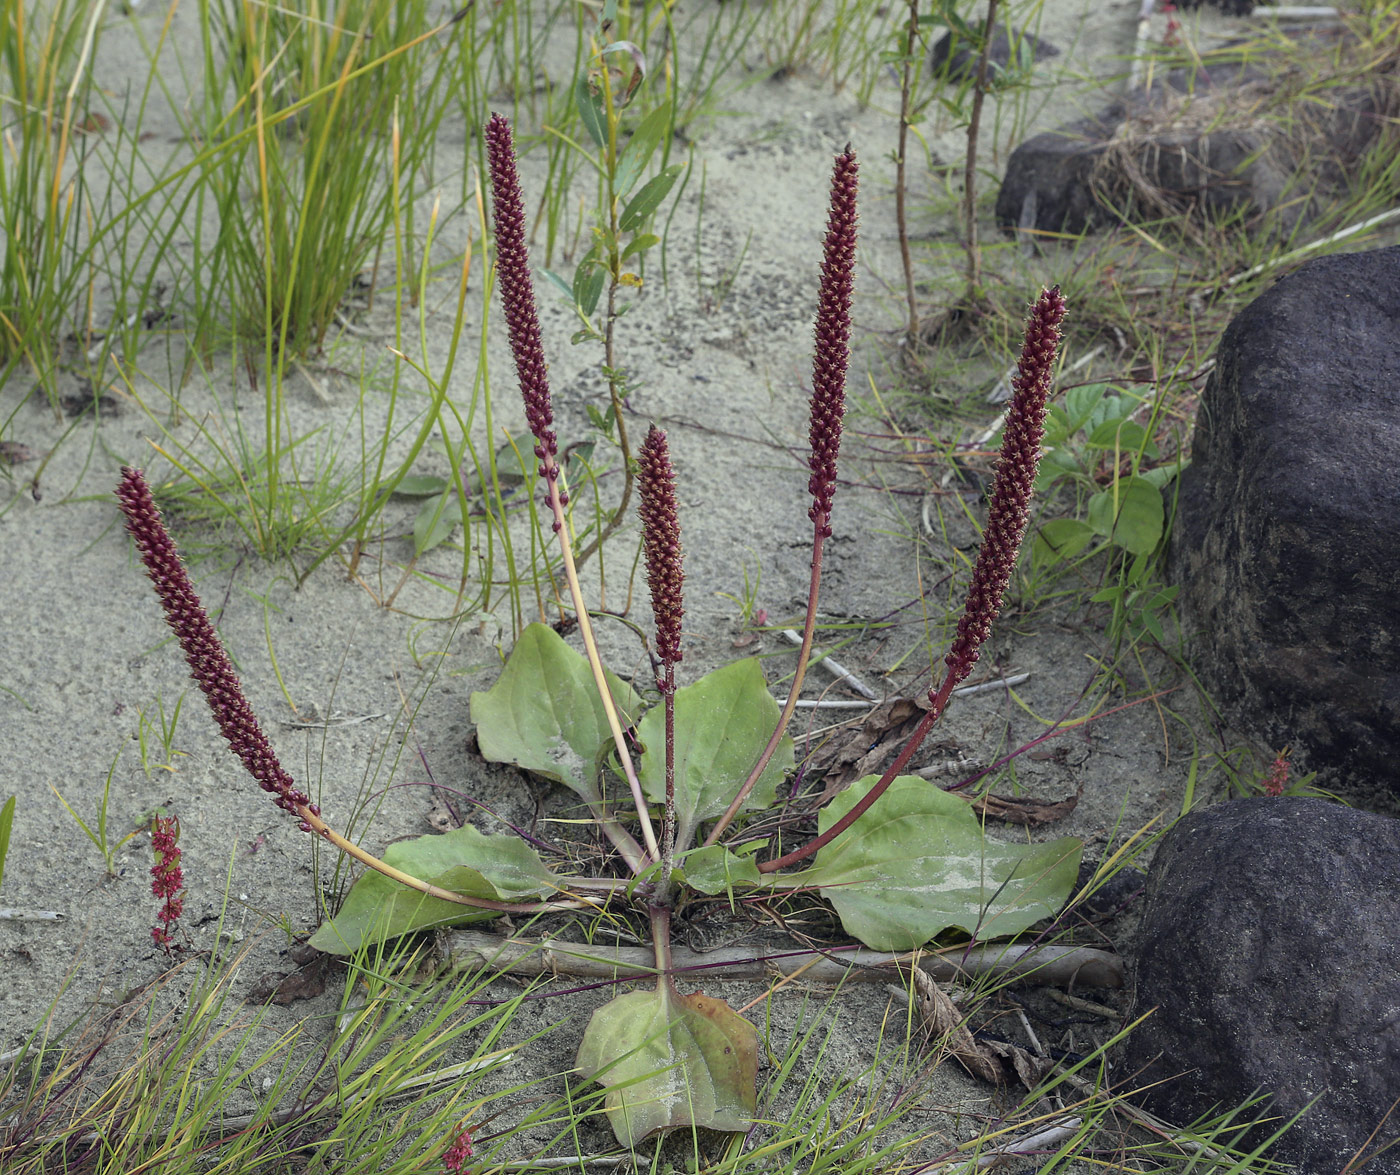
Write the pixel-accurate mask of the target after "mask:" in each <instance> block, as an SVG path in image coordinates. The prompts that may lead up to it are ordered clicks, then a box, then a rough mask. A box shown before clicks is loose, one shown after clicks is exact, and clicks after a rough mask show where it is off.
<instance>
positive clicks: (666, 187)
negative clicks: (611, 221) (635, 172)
mask: <svg viewBox="0 0 1400 1175" xmlns="http://www.w3.org/2000/svg"><path fill="white" fill-rule="evenodd" d="M684 170H685V165H684V164H682V163H675V164H672V165H671V166H670V167H668V168H667V169H666V170H665V171H663V172H661V173H660V174H659V175H654V176H652V177H651V179H649V180H647V182H646V183H645V184H643V185H642V190H641V191H640V192H638V193H637V194H636V195H635V196H633V197H632V199H631V200H630V201H629V202H628V204H627V207H626V208H624V209H623V210H622V217H621V219H620V220H619V221H618V228H620V229H621V230H622V231H623V232H625V233H630V232H635V231H636V230H637V229H639V228H641V226H642V223H643V222H644V221H645V220H646V218H647V217H648V216H650V215H651V214H652V213H653V212H655V211H656V210H657V209H658V208H660V207H661V202H662V201H663V200H665V199H666V197H667V196H668V195H669V194H670V192H671V189H672V188H673V187H674V186H675V183H676V180H677V179H678V178H679V177H680V174H681V172H682V171H684Z"/></svg>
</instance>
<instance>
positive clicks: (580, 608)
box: [541, 451, 661, 869]
mask: <svg viewBox="0 0 1400 1175" xmlns="http://www.w3.org/2000/svg"><path fill="white" fill-rule="evenodd" d="M541 466H542V469H543V471H544V483H545V485H546V486H548V487H549V508H550V510H551V511H552V512H553V514H554V525H555V529H556V530H558V532H559V550H560V551H561V552H562V553H563V556H564V577H565V579H566V580H568V584H569V595H570V597H571V598H572V599H573V602H574V616H575V619H577V621H578V631H579V636H580V638H582V640H583V647H584V651H585V653H586V654H587V656H588V666H589V668H590V669H592V671H593V683H594V685H595V686H597V689H598V697H599V698H600V699H601V700H602V703H603V713H604V714H606V715H607V719H608V729H609V730H611V731H612V736H613V746H614V747H616V748H617V758H618V762H620V763H621V764H622V770H623V774H624V775H626V777H627V786H628V788H629V789H630V790H631V792H632V802H633V803H634V804H635V805H636V807H637V819H638V821H639V822H640V823H641V826H642V836H643V838H644V839H645V841H646V847H647V853H648V854H649V855H650V860H643V861H642V862H640V865H641V867H642V868H643V869H644V868H646V867H647V866H648V865H649V864H651V862H652V861H657V860H659V859H660V857H661V847H660V845H658V844H657V842H656V829H655V828H654V827H653V826H652V823H651V816H650V815H648V813H647V801H646V796H644V795H643V794H642V785H641V781H640V780H638V778H637V768H636V767H635V765H634V764H633V763H632V756H631V754H630V753H629V752H628V750H627V739H626V736H625V735H624V734H623V732H622V722H621V721H620V720H619V719H618V716H617V706H616V704H615V703H614V702H613V699H612V691H611V690H610V689H608V679H607V677H606V676H605V675H604V673H603V659H602V657H601V656H600V654H599V653H598V642H597V641H596V640H594V638H593V622H592V621H591V620H590V619H589V617H588V607H587V605H586V604H585V603H584V599H583V588H582V587H581V586H580V585H579V582H578V568H577V566H576V565H575V563H574V551H573V545H572V544H571V543H570V542H569V525H568V520H567V519H566V518H565V516H564V504H563V502H561V501H560V499H559V478H560V477H562V476H563V471H562V470H561V469H560V468H559V465H558V463H557V462H556V461H555V459H554V455H553V454H552V453H549V452H547V451H546V452H545V454H544V456H543V457H542V458H541Z"/></svg>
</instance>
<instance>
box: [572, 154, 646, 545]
mask: <svg viewBox="0 0 1400 1175" xmlns="http://www.w3.org/2000/svg"><path fill="white" fill-rule="evenodd" d="M608 182H609V184H611V183H612V176H611V175H609V177H608ZM608 204H609V207H610V208H611V209H612V217H613V226H612V227H613V232H612V237H613V240H616V239H617V201H616V200H610V201H609V202H608ZM621 264H622V263H621V262H620V261H619V260H618V259H617V258H616V257H614V258H613V259H612V264H611V270H612V272H611V273H610V274H609V276H608V325H607V327H606V328H605V330H604V334H603V367H604V370H605V371H606V373H607V377H608V396H609V397H610V399H611V400H612V412H613V423H614V424H615V425H616V426H617V447H618V450H619V451H620V452H621V453H622V500H621V501H620V502H618V504H617V509H616V510H614V511H613V513H612V516H611V517H610V518H609V519H608V520H607V522H606V523H604V524H603V527H602V529H600V530H599V531H598V533H597V534H595V535H594V536H593V541H592V542H590V543H589V544H588V546H586V547H584V548H583V550H582V551H580V552H579V555H578V561H579V563H580V564H582V563H584V562H586V561H587V560H588V558H589V557H590V556H591V555H592V554H593V553H594V552H595V551H597V550H598V548H599V547H601V546H602V545H603V544H604V543H605V542H607V540H608V539H609V538H610V537H611V536H612V534H613V532H614V531H615V530H617V528H618V527H619V526H621V525H622V520H623V519H624V518H626V517H627V507H628V506H630V505H631V504H632V483H633V481H634V480H635V479H636V474H635V472H634V471H633V468H632V466H633V462H632V446H631V445H630V443H629V442H628V439H627V422H626V421H625V420H624V419H623V417H622V396H621V395H620V394H619V393H618V378H617V367H616V362H617V360H616V351H615V350H614V341H613V340H614V335H615V333H616V330H617V288H618V280H617V274H618V270H619V268H620V266H621Z"/></svg>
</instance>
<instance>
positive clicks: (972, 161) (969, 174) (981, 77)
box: [963, 0, 998, 305]
mask: <svg viewBox="0 0 1400 1175" xmlns="http://www.w3.org/2000/svg"><path fill="white" fill-rule="evenodd" d="M997 5H998V0H987V18H986V20H985V21H984V22H983V24H982V52H981V53H980V54H979V55H978V58H977V77H976V80H975V81H974V82H973V85H972V113H971V114H970V115H969V117H968V120H967V159H966V164H965V167H964V169H963V224H964V226H965V231H966V234H967V293H966V297H965V299H964V300H965V301H966V302H967V304H968V305H971V304H973V303H974V302H976V301H977V299H978V297H979V296H980V295H981V291H982V247H981V245H979V244H978V241H977V135H978V132H979V131H980V130H981V127H982V103H983V100H984V99H985V98H986V96H987V67H988V61H989V58H990V57H991V53H992V34H993V32H994V31H995V29H996V18H997Z"/></svg>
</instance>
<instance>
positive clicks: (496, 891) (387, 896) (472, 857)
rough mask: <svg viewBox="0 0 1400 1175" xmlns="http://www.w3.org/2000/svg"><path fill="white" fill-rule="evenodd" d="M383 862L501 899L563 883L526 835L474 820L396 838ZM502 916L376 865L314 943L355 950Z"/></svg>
mask: <svg viewBox="0 0 1400 1175" xmlns="http://www.w3.org/2000/svg"><path fill="white" fill-rule="evenodd" d="M384 861H385V863H386V864H389V865H392V866H393V867H394V868H395V869H400V870H402V871H403V872H404V873H409V874H412V875H413V876H414V877H417V878H419V879H420V880H422V881H427V882H431V883H432V884H433V885H436V886H438V887H439V888H441V889H446V890H450V891H451V892H453V893H459V894H463V895H465V896H467V897H474V898H489V899H492V900H494V901H507V902H513V901H528V900H531V899H534V898H542V897H553V896H554V895H555V894H556V893H558V892H559V890H560V889H561V888H562V887H563V882H562V881H561V880H560V879H559V878H558V877H556V876H555V875H554V874H553V873H551V872H550V871H549V870H548V869H547V868H545V865H544V862H543V861H541V860H540V857H539V854H538V853H536V852H535V850H534V849H532V848H531V847H530V846H529V845H527V844H526V843H525V842H524V841H522V840H520V839H519V838H518V837H514V836H488V835H486V834H485V833H483V832H478V831H477V830H476V829H475V828H473V827H472V826H471V825H470V824H468V825H465V826H464V827H462V828H458V829H455V830H454V831H452V832H446V833H441V834H438V833H433V834H431V835H429V836H419V837H415V838H414V839H413V840H402V841H399V842H397V843H396V844H392V845H390V846H389V847H388V848H387V849H386V850H385V851H384ZM498 917H500V914H499V913H498V912H497V911H495V910H483V909H478V908H474V907H472V906H462V905H458V904H457V903H456V902H449V901H447V900H446V899H445V898H434V897H429V896H428V895H427V894H423V893H419V892H418V890H416V889H410V888H409V887H408V886H406V885H404V884H402V883H401V882H398V881H393V880H391V879H390V878H388V877H385V876H384V874H382V873H378V872H376V871H374V870H369V871H368V872H366V873H363V874H361V875H360V877H359V879H358V880H357V881H356V882H355V884H354V885H352V886H351V887H350V892H349V894H347V895H346V898H345V904H344V905H342V906H341V908H340V912H339V913H338V914H336V916H335V917H334V918H332V919H331V920H330V921H329V922H327V923H326V924H325V925H324V926H322V927H321V928H320V929H319V930H317V931H316V933H315V934H313V935H312V936H311V940H310V941H311V945H312V946H313V947H315V948H316V949H317V950H318V951H327V952H329V953H330V954H332V955H349V954H352V953H353V952H355V951H357V950H359V949H360V948H361V947H362V946H366V945H368V944H371V943H378V942H385V941H387V940H388V939H391V938H398V937H399V936H400V935H402V934H407V933H408V932H409V931H411V930H422V929H423V928H424V927H427V926H454V925H458V924H460V923H463V922H478V921H481V920H482V919H486V918H498Z"/></svg>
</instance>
